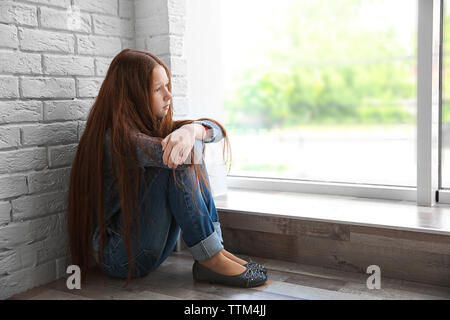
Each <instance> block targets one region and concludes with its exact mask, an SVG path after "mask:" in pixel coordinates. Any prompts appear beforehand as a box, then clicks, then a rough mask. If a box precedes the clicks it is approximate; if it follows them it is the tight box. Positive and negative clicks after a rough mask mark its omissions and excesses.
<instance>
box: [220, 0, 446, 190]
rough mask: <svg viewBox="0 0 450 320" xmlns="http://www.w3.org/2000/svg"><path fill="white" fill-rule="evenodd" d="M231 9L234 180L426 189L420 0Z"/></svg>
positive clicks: (228, 82)
mask: <svg viewBox="0 0 450 320" xmlns="http://www.w3.org/2000/svg"><path fill="white" fill-rule="evenodd" d="M221 9H222V15H223V16H222V18H223V19H222V23H223V25H222V30H223V31H222V32H223V35H222V36H223V41H224V45H223V54H222V59H223V63H224V68H223V69H224V71H225V74H224V82H223V83H224V92H225V93H224V96H225V114H226V123H225V124H226V127H227V129H228V132H229V134H230V141H231V147H232V151H233V163H232V168H231V171H230V173H229V174H230V175H235V176H247V177H265V178H283V179H298V180H311V181H326V182H345V183H357V184H360V183H365V184H375V185H391V186H409V187H415V186H416V184H417V179H416V176H417V174H416V172H417V158H416V153H417V148H416V144H417V140H416V135H417V132H416V128H417V126H416V112H417V99H416V92H417V85H416V83H417V78H416V74H417V2H416V1H411V0H395V1H392V0H390V1H387V0H372V1H371V0H364V1H360V0H340V1H337V0H322V1H309V0H303V1H298V0H279V1H276V2H274V1H268V0H264V1H262V0H254V1H250V0H246V1H237V0H227V1H222V2H221ZM449 170H450V169H449Z"/></svg>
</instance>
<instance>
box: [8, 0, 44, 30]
mask: <svg viewBox="0 0 450 320" xmlns="http://www.w3.org/2000/svg"><path fill="white" fill-rule="evenodd" d="M0 22H3V23H11V24H18V25H25V26H32V27H37V25H38V21H37V9H36V7H35V6H29V5H25V4H19V3H15V2H11V1H2V2H0Z"/></svg>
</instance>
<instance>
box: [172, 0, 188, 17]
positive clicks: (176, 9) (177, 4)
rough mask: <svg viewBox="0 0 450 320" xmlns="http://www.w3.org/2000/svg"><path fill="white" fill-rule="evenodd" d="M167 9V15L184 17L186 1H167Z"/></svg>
mask: <svg viewBox="0 0 450 320" xmlns="http://www.w3.org/2000/svg"><path fill="white" fill-rule="evenodd" d="M167 8H168V13H169V15H179V16H186V13H187V11H186V0H168V1H167Z"/></svg>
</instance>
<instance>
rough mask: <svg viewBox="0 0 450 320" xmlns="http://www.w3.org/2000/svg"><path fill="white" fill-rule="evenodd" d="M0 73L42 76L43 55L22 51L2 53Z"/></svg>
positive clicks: (0, 55) (0, 52)
mask: <svg viewBox="0 0 450 320" xmlns="http://www.w3.org/2000/svg"><path fill="white" fill-rule="evenodd" d="M0 72H1V73H26V74H41V73H42V67H41V55H40V54H35V53H23V52H20V51H0Z"/></svg>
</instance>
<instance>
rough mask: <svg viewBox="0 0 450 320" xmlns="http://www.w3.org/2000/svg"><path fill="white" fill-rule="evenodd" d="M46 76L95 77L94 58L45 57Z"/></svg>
mask: <svg viewBox="0 0 450 320" xmlns="http://www.w3.org/2000/svg"><path fill="white" fill-rule="evenodd" d="M43 64H44V74H48V75H67V76H93V75H94V72H95V70H94V58H90V57H68V56H55V55H44V56H43Z"/></svg>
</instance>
